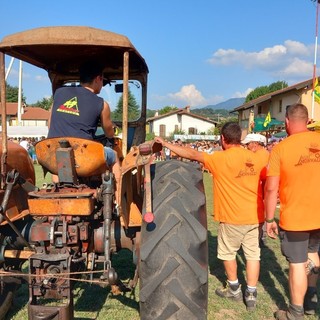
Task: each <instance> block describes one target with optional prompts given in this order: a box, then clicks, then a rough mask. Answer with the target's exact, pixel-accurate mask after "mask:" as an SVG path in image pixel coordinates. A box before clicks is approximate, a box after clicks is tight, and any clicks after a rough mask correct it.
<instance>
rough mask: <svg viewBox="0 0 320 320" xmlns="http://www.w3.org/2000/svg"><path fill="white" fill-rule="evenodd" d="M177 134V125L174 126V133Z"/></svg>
mask: <svg viewBox="0 0 320 320" xmlns="http://www.w3.org/2000/svg"><path fill="white" fill-rule="evenodd" d="M178 132H179V126H178V125H177V124H175V125H174V133H178Z"/></svg>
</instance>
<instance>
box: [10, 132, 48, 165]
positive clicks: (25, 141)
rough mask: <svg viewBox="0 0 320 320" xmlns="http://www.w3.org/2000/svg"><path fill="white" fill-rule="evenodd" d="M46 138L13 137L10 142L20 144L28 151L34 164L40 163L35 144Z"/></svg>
mask: <svg viewBox="0 0 320 320" xmlns="http://www.w3.org/2000/svg"><path fill="white" fill-rule="evenodd" d="M42 139H45V137H44V136H43V137H14V138H13V137H11V138H9V141H12V142H14V143H17V144H19V145H20V146H21V147H23V148H24V149H26V150H27V152H28V154H29V156H30V158H31V160H32V162H33V163H38V160H37V156H36V152H35V144H36V143H37V142H39V141H41V140H42Z"/></svg>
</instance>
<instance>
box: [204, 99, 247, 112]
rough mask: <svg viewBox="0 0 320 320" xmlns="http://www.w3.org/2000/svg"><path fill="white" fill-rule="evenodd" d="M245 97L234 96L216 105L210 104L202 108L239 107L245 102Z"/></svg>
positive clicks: (228, 108) (230, 108)
mask: <svg viewBox="0 0 320 320" xmlns="http://www.w3.org/2000/svg"><path fill="white" fill-rule="evenodd" d="M245 99H246V98H232V99H229V100H227V101H223V102H220V103H217V104H215V105H208V106H206V107H204V108H201V109H214V110H221V109H225V110H233V109H234V108H237V107H239V106H241V105H242V104H244V101H245Z"/></svg>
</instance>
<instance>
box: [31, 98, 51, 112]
mask: <svg viewBox="0 0 320 320" xmlns="http://www.w3.org/2000/svg"><path fill="white" fill-rule="evenodd" d="M52 104H53V97H52V96H51V97H50V98H43V99H41V100H38V101H37V102H36V103H33V104H32V105H31V106H32V107H39V108H42V109H45V110H50V109H51V106H52Z"/></svg>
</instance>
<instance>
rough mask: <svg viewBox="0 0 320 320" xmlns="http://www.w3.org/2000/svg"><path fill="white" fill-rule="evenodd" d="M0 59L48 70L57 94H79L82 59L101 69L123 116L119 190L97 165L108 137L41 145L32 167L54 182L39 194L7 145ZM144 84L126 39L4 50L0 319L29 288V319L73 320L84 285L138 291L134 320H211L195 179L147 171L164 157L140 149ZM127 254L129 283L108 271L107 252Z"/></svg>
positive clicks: (5, 45) (14, 38)
mask: <svg viewBox="0 0 320 320" xmlns="http://www.w3.org/2000/svg"><path fill="white" fill-rule="evenodd" d="M6 55H8V56H11V57H14V58H17V59H20V60H22V61H24V62H26V63H30V64H31V65H33V66H35V67H39V68H42V69H44V70H46V71H47V72H48V76H49V78H50V81H51V84H52V92H53V93H54V92H55V90H56V89H57V88H59V87H61V86H64V85H70V84H75V83H78V82H79V66H80V65H81V64H82V63H83V62H84V61H86V60H87V59H92V58H94V59H96V60H97V61H99V63H101V64H102V65H103V66H104V78H106V79H108V81H109V90H108V91H109V92H113V93H115V94H116V98H115V99H118V101H119V99H120V98H121V99H122V106H123V116H122V121H117V122H116V124H117V126H118V127H119V128H120V130H121V132H122V137H121V138H120V137H119V138H116V141H115V149H116V151H117V153H118V156H119V158H120V160H121V181H120V182H119V183H116V182H115V179H114V176H113V174H112V172H111V171H110V170H109V168H108V167H107V165H106V163H105V160H104V153H103V144H104V142H105V137H104V136H101V135H100V136H99V135H97V140H96V141H94V140H85V139H79V138H74V137H61V138H54V139H44V140H41V141H40V142H38V143H37V144H36V146H35V149H36V155H37V159H38V161H39V164H41V166H42V167H43V170H44V172H50V173H51V174H54V175H57V176H58V178H59V179H58V181H59V182H52V183H46V184H44V185H43V186H36V183H35V171H34V167H33V164H32V161H31V159H30V158H29V155H28V154H27V152H26V151H25V150H24V149H23V148H22V147H20V146H19V145H17V144H15V143H13V142H11V141H9V140H8V137H7V125H8V124H7V117H6V101H5V97H6V83H5V56H6ZM147 76H148V67H147V64H146V63H145V61H144V59H143V58H142V56H141V55H140V54H139V52H138V51H137V50H136V49H135V47H134V46H133V45H132V44H131V42H130V41H129V39H128V38H127V37H125V36H122V35H119V34H116V33H112V32H108V31H104V30H99V29H95V28H89V27H46V28H37V29H33V30H27V31H23V32H20V33H16V34H12V35H8V36H7V37H5V38H3V39H2V41H1V42H0V92H1V99H0V101H1V119H2V140H1V176H0V177H1V181H0V182H1V189H0V194H1V198H0V201H1V207H0V293H1V294H0V318H3V317H4V316H5V314H6V313H7V311H8V309H9V308H10V305H11V302H12V299H13V293H14V289H15V288H16V287H17V286H18V285H19V283H20V282H21V281H27V282H28V287H29V302H28V317H29V319H42V320H44V319H73V317H74V304H73V286H74V285H75V284H76V282H77V280H78V279H79V278H80V277H84V276H86V277H87V278H88V279H89V280H90V281H92V283H97V284H101V285H103V286H106V285H108V286H111V287H112V290H113V291H114V292H116V291H117V292H121V291H127V290H132V289H133V288H134V287H135V286H137V285H139V288H140V290H139V292H140V296H139V303H140V310H139V312H140V317H141V319H152V320H154V319H206V317H207V295H208V247H207V246H208V243H207V221H206V203H205V193H204V186H203V177H202V171H201V169H200V167H199V166H198V165H197V164H195V163H192V162H182V161H176V160H171V161H163V162H157V163H154V161H153V159H154V153H156V152H159V151H160V150H161V146H160V145H159V144H157V143H154V142H153V141H149V142H145V131H146V101H147ZM129 93H131V94H132V95H134V97H135V98H136V99H137V101H139V107H140V117H139V118H138V119H136V120H132V121H131V120H130V121H129V117H128V104H129V103H128V100H129V99H128V96H129ZM115 101H117V100H115ZM115 190H116V191H117V192H119V195H120V198H121V200H120V201H119V202H120V203H116V202H115ZM123 248H126V249H129V250H131V251H132V253H133V261H134V263H135V265H136V271H135V275H134V277H133V279H132V280H131V281H130V282H129V284H125V283H124V282H123V281H121V279H120V278H119V276H118V272H117V270H116V268H114V265H113V256H114V253H116V252H118V251H120V250H121V249H123ZM130 262H131V261H130ZM24 263H27V266H28V268H27V271H25V270H26V268H22V265H23V264H24ZM128 263H129V262H128ZM48 301H50V303H47V302H48ZM52 301H53V302H54V303H53V302H52Z"/></svg>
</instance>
